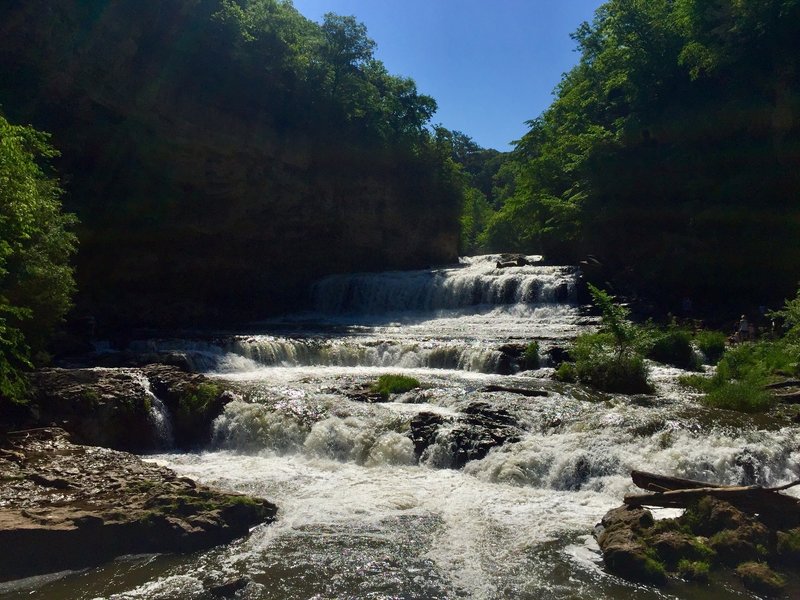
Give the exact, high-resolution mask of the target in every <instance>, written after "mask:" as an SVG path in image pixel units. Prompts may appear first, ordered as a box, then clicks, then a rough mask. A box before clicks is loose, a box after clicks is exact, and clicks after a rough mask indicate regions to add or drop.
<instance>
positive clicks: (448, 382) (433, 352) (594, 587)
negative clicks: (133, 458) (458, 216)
mask: <svg viewBox="0 0 800 600" xmlns="http://www.w3.org/2000/svg"><path fill="white" fill-rule="evenodd" d="M499 260H500V257H498V256H483V257H473V258H469V259H462V261H461V263H460V264H459V265H454V266H452V267H448V268H443V269H434V270H430V271H413V272H392V273H381V274H354V275H341V276H335V277H331V278H328V279H325V280H323V281H321V282H319V283H318V284H317V285H316V286H314V288H313V290H312V292H311V294H312V306H311V308H310V309H309V310H308V311H305V312H302V313H297V314H293V315H286V316H284V317H282V318H280V319H272V320H269V321H264V322H262V323H259V324H256V325H254V326H253V330H252V331H244V332H234V333H226V334H218V335H207V336H204V337H203V338H202V339H153V340H140V341H138V342H136V343H135V344H134V345H133V347H134V349H136V350H138V351H142V352H143V351H146V352H172V353H180V354H181V355H182V356H183V357H184V358H185V360H186V361H187V362H188V363H189V364H191V365H192V366H193V367H194V368H195V369H196V370H198V371H202V372H205V373H207V374H208V375H209V376H212V377H216V378H218V379H219V380H221V381H224V382H227V383H229V384H233V385H235V386H238V387H239V389H240V390H241V391H242V396H246V397H247V401H244V400H241V401H234V402H231V403H230V404H228V405H227V406H226V408H225V411H224V413H223V414H222V415H221V416H220V417H219V418H218V419H217V421H216V422H215V424H214V432H213V439H212V440H210V442H209V446H208V447H207V448H206V449H205V450H203V451H202V452H197V453H188V454H187V453H169V452H167V453H164V454H160V455H157V456H153V457H149V459H150V460H155V461H156V462H158V463H159V464H163V465H165V466H168V467H170V468H172V469H174V470H176V471H177V472H178V473H179V474H181V475H184V476H188V477H191V478H194V479H197V480H198V481H201V482H203V483H206V484H210V485H214V486H217V487H220V488H222V489H225V490H231V491H238V492H243V493H247V494H252V495H256V496H262V497H265V498H269V499H270V500H272V501H274V502H275V503H276V504H277V505H278V506H279V507H280V511H279V514H278V520H277V521H276V522H275V523H273V524H271V525H269V526H261V527H257V528H256V529H254V530H253V531H252V532H251V534H250V535H249V536H248V537H247V538H245V539H242V540H239V541H237V542H235V543H233V544H230V545H228V546H224V547H220V548H217V549H214V550H212V551H209V552H204V553H199V554H196V555H190V556H183V557H174V556H173V557H133V558H130V559H128V560H126V561H117V562H116V563H114V564H112V565H109V566H106V567H103V568H101V569H95V570H91V571H89V572H86V573H84V574H81V575H68V576H65V577H60V578H56V579H54V580H52V581H47V582H44V583H41V582H40V583H39V584H37V585H35V586H34V587H33V589H35V590H36V591H37V592H38V593H39V594H41V595H42V597H53V598H87V599H89V598H98V597H103V598H115V599H118V600H128V599H147V600H155V599H173V598H174V599H187V600H189V599H192V600H194V599H198V600H199V599H202V598H207V597H208V592H207V591H206V587H207V583H208V581H209V580H210V581H213V582H220V581H226V580H229V579H231V578H237V577H246V578H247V585H246V586H245V587H244V588H243V589H242V590H240V591H239V592H237V594H238V595H237V596H236V597H237V598H247V599H253V600H255V599H259V600H263V599H275V600H279V599H280V600H288V599H312V598H313V599H320V600H321V599H329V598H330V599H333V598H359V599H360V598H381V599H389V598H419V599H434V598H447V599H449V598H474V599H480V600H494V599H501V598H522V599H526V598H527V599H540V598H564V599H567V598H569V599H581V600H583V599H586V600H589V599H597V598H602V599H633V598H636V599H650V598H653V599H655V598H667V597H676V598H687V599H688V598H719V599H728V598H741V595H740V594H739V592H737V591H735V590H733V589H727V588H720V589H715V590H713V593H711V592H709V591H708V590H698V589H696V588H692V587H691V586H685V587H683V588H676V589H674V590H672V591H670V592H668V593H665V592H661V591H657V590H654V589H648V588H646V587H641V586H637V585H633V584H630V583H627V582H625V581H622V580H620V579H618V578H616V577H614V576H611V575H608V574H607V573H606V572H605V571H604V570H603V568H602V564H601V559H600V555H599V552H598V549H597V546H596V544H595V542H594V540H593V537H592V530H593V527H594V525H595V524H596V523H597V522H598V521H599V520H600V518H601V517H602V516H603V514H604V513H605V512H606V511H607V510H608V509H610V508H613V507H615V506H618V505H619V504H620V501H621V498H622V496H623V495H624V494H625V493H627V492H629V491H631V489H632V484H631V482H630V471H631V470H632V469H644V470H650V471H657V472H660V473H664V474H671V475H676V476H683V477H690V478H694V479H701V480H706V481H709V482H715V483H727V484H751V483H763V484H780V483H784V482H786V481H789V480H791V479H797V478H798V477H800V467H798V465H799V464H800V435H798V430H797V428H796V427H794V428H791V427H784V426H781V425H780V424H777V423H773V422H770V421H769V420H765V421H764V422H759V423H755V422H754V421H753V420H752V419H750V418H749V417H748V418H742V417H739V416H737V415H735V414H731V413H725V412H724V411H714V410H711V409H708V408H704V407H702V406H700V405H699V404H698V403H697V402H696V399H695V398H694V397H693V396H692V394H690V393H689V392H687V391H686V390H685V389H683V388H681V387H680V386H679V385H677V383H676V382H677V377H678V375H679V374H680V371H678V370H677V369H671V368H666V367H660V366H657V365H652V367H651V368H652V376H653V379H654V380H655V382H656V386H657V388H658V391H657V393H656V394H655V395H654V396H649V397H644V396H642V397H627V396H614V395H604V394H597V393H593V392H590V391H588V390H586V389H583V388H581V387H579V386H572V385H564V384H559V383H556V382H554V381H553V380H552V378H551V375H552V372H553V369H552V368H551V367H550V366H549V365H550V362H549V361H550V358H549V354H548V351H549V350H551V349H553V348H564V347H566V346H567V345H568V343H569V341H570V340H571V339H572V338H573V337H574V336H575V335H577V334H578V333H579V332H580V331H584V330H586V328H587V327H592V324H593V323H594V321H593V319H592V318H591V317H589V316H587V315H586V314H585V311H583V310H582V308H581V307H580V306H579V305H578V302H577V299H578V292H577V289H578V286H579V276H580V274H579V273H578V272H577V271H576V270H575V269H573V268H569V267H555V266H545V265H542V264H539V263H538V262H536V260H537V257H529V258H528V262H529V264H526V265H524V266H519V267H506V268H498V267H497V263H498V261H499ZM533 341H535V342H537V343H538V346H539V351H540V354H541V356H540V358H541V364H542V365H544V366H543V368H540V369H537V370H527V369H526V368H525V364H524V363H523V362H520V360H519V353H520V352H521V351H522V349H524V348H526V347H527V345H528V344H529V343H530V342H533ZM385 373H397V374H403V375H409V376H413V377H416V378H417V379H418V380H419V381H420V382H421V384H422V385H421V389H417V390H413V391H411V392H408V393H405V394H401V395H396V396H393V397H392V398H391V401H390V402H382V403H369V402H364V401H363V399H364V398H363V397H361V396H360V394H361V393H362V392H363V390H364V389H366V388H367V387H368V386H369V385H370V384H371V383H372V382H374V381H375V380H376V379H377V377H378V376H380V375H382V374H385ZM491 386H501V387H503V388H512V389H519V390H523V391H526V392H530V394H529V395H522V394H518V393H514V392H509V391H503V390H500V391H498V390H497V389H496V388H492V387H491ZM154 406H156V407H157V405H156V404H154ZM476 406H478V407H481V409H480V410H485V411H488V413H489V414H492V415H495V416H496V420H495V421H492V422H491V424H490V426H486V428H485V431H484V430H481V431H483V435H484V437H482V438H480V439H481V440H484V439H486V435H489V434H496V433H497V430H498V429H502V427H506V426H507V429H508V431H510V432H511V433H512V434H513V435H508V436H507V437H506V438H503V439H504V440H506V441H505V443H500V444H497V445H495V446H494V447H492V448H491V449H489V450H488V451H487V452H486V453H485V454H484V455H482V456H480V457H479V458H472V459H469V460H466V462H465V464H464V466H463V467H461V468H453V467H454V466H456V465H459V464H461V463H462V462H464V461H463V455H459V452H463V448H460V447H459V444H463V440H464V439H465V436H466V437H467V439H471V438H469V434H470V433H471V432H473V429H470V428H475V427H478V425H475V424H474V423H475V421H469V419H468V418H467V416H468V415H470V414H472V415H474V414H475V407H476ZM470 411H472V412H470ZM481 414H483V413H481ZM423 417H424V418H425V419H430V420H433V421H434V422H437V423H440V425H439V426H438V429H436V431H435V435H433V436H432V437H431V439H430V440H429V443H428V444H427V445H426V447H425V448H424V450H422V451H421V453H418V452H417V449H416V448H415V445H414V442H413V441H412V438H413V437H414V435H413V434H414V432H415V431H416V430H415V429H414V427H415V425H414V423H415V422H416V421H415V420H419V419H421V418H423ZM154 419H156V420H157V421H158V422H162V421H163V415H154ZM498 423H499V424H498ZM165 431H166V430H165ZM475 431H477V430H475ZM487 432H488V433H487ZM165 435H167V433H165ZM470 456H479V454H475V455H470ZM204 585H206V587H204ZM29 591H30V588H24V587H23V588H20V589H19V590H18V591H12V592H8V594H7V596H8V598H22V597H27V596H26V593H28V592H29ZM709 594H710V595H709ZM2 595H3V594H2V590H0V596H2ZM3 597H5V596H3Z"/></svg>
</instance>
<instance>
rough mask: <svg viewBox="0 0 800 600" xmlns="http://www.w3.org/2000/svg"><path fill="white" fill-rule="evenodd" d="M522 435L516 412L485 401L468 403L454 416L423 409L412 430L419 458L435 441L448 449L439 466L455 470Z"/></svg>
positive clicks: (413, 422)
mask: <svg viewBox="0 0 800 600" xmlns="http://www.w3.org/2000/svg"><path fill="white" fill-rule="evenodd" d="M521 434H522V431H521V430H520V429H519V427H518V426H517V419H516V417H514V415H512V414H510V413H509V412H508V411H507V410H505V409H503V408H498V407H493V406H491V405H490V404H488V403H486V402H472V403H470V404H468V405H467V406H466V407H465V408H464V410H463V412H462V414H460V415H459V416H458V417H455V418H444V417H442V416H441V415H438V414H435V413H430V412H421V413H419V414H418V415H416V416H415V417H414V418H413V419H412V420H411V423H410V431H409V437H410V438H411V441H412V442H413V443H414V451H415V453H416V455H417V458H419V457H421V456H422V454H423V453H424V452H425V450H426V449H427V448H428V447H429V446H431V445H432V444H434V443H436V444H438V445H441V446H444V447H446V449H447V450H446V452H444V453H443V455H442V456H444V457H446V461H445V463H444V464H438V466H439V467H445V468H448V467H449V468H452V469H460V468H462V467H463V466H464V465H466V464H467V463H468V462H469V461H471V460H480V459H481V458H483V457H484V456H486V455H487V454H488V453H489V451H490V450H491V449H492V448H494V447H496V446H502V445H503V444H506V443H511V442H517V441H519V439H520V437H521Z"/></svg>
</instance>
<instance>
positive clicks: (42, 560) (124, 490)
mask: <svg viewBox="0 0 800 600" xmlns="http://www.w3.org/2000/svg"><path fill="white" fill-rule="evenodd" d="M1 441H2V446H3V447H4V449H7V450H8V452H3V453H0V498H2V503H0V547H2V548H14V552H9V553H4V557H3V560H2V561H0V581H5V580H10V579H16V578H21V577H27V576H31V575H36V574H42V573H48V572H54V571H59V570H64V569H77V568H84V567H89V566H93V565H97V564H101V563H102V562H105V561H107V560H110V559H112V558H114V557H116V556H121V555H124V554H136V553H152V552H192V551H196V550H200V549H203V548H208V547H210V546H213V545H216V544H221V543H225V542H228V541H230V540H232V539H234V538H236V537H239V536H242V535H245V534H246V533H247V532H248V531H249V529H250V528H251V527H253V526H254V525H257V524H259V523H268V522H270V521H272V520H273V519H274V517H275V514H276V512H277V508H276V507H275V505H274V504H272V503H270V502H268V501H267V500H264V499H259V498H251V497H249V496H243V495H238V494H228V493H222V492H218V491H215V490H212V489H210V488H208V487H205V486H202V485H197V484H195V483H194V482H191V481H189V480H187V479H185V478H182V477H177V476H176V475H175V473H173V472H172V471H170V470H169V469H166V468H164V467H159V466H157V465H154V464H149V463H145V462H143V461H142V460H140V459H139V458H138V457H136V456H133V455H132V454H128V453H125V452H118V451H115V450H108V449H105V448H96V447H90V446H80V445H75V444H73V443H71V442H70V441H69V439H68V436H67V433H66V432H65V431H64V430H61V429H57V428H46V429H38V430H29V431H25V432H19V433H14V434H8V436H7V437H6V438H5V439H4V440H1ZM12 453H13V454H12ZM11 457H13V460H12V458H11Z"/></svg>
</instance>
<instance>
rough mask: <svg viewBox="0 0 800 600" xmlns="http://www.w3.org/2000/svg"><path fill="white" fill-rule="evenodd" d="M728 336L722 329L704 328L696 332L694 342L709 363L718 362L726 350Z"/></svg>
mask: <svg viewBox="0 0 800 600" xmlns="http://www.w3.org/2000/svg"><path fill="white" fill-rule="evenodd" d="M727 341H728V338H727V336H726V335H725V334H724V333H722V332H721V331H711V330H708V329H704V330H702V331H698V332H697V333H695V334H694V343H695V344H696V345H697V349H698V350H700V352H702V353H703V356H704V357H705V359H706V361H707V362H708V363H709V364H712V365H713V364H716V363H717V362H718V361H719V359H720V358H722V355H723V353H724V352H725V344H726V343H727Z"/></svg>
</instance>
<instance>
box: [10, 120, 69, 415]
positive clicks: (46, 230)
mask: <svg viewBox="0 0 800 600" xmlns="http://www.w3.org/2000/svg"><path fill="white" fill-rule="evenodd" d="M55 156H57V152H56V151H55V150H54V149H53V148H52V147H51V146H50V145H49V144H48V136H47V135H46V134H44V133H40V132H38V131H35V130H33V129H31V128H29V127H20V126H15V125H11V124H10V123H9V122H8V121H7V120H6V119H5V118H3V117H2V116H1V115H0V401H2V399H8V400H11V401H13V402H19V401H21V400H22V399H23V397H24V392H25V380H24V378H23V377H22V375H21V372H22V371H23V370H25V369H27V368H29V367H31V366H32V365H31V360H30V357H31V356H32V355H33V354H36V353H39V352H41V351H43V349H44V346H45V344H46V343H47V341H48V340H49V338H50V335H51V334H52V332H53V329H54V327H55V326H56V325H57V324H58V323H59V322H60V321H61V319H62V317H63V315H64V313H65V312H66V311H67V309H68V308H69V306H70V299H71V296H72V293H73V290H74V282H73V279H72V269H71V267H70V265H69V259H70V256H71V255H72V253H73V252H74V250H75V236H74V235H73V234H72V232H71V231H70V229H71V228H72V226H73V225H74V223H75V219H74V218H73V217H72V216H71V215H68V214H64V213H63V212H62V211H61V201H60V198H61V189H60V188H59V187H58V182H57V181H56V179H55V178H54V177H53V176H51V175H49V174H48V173H47V171H46V170H45V169H46V163H47V161H48V160H49V159H52V158H53V157H55Z"/></svg>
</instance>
